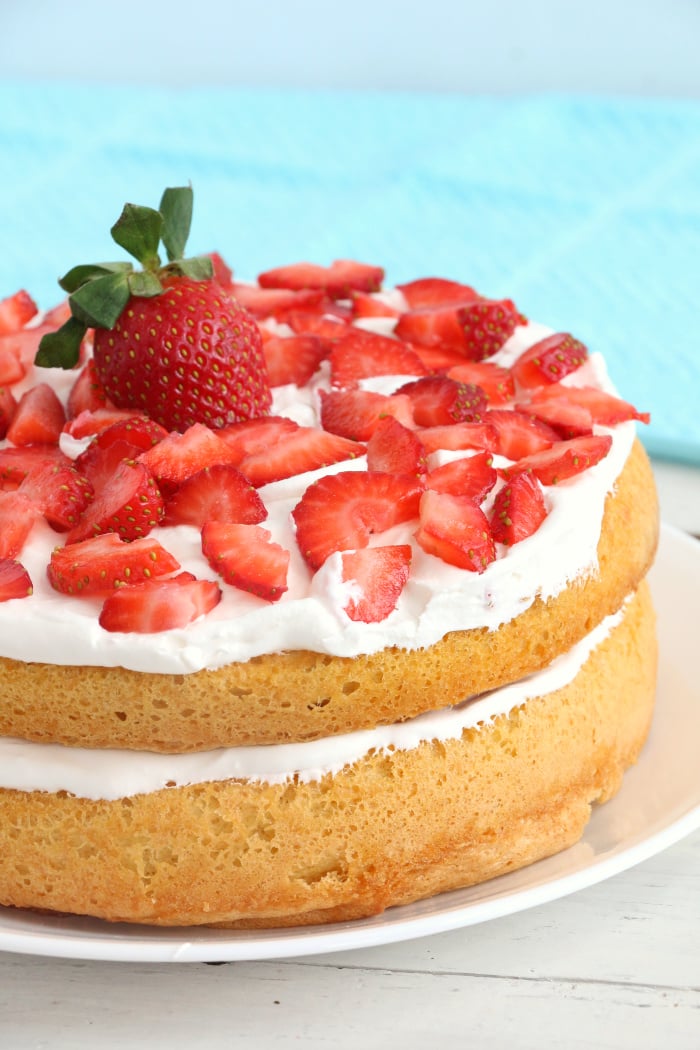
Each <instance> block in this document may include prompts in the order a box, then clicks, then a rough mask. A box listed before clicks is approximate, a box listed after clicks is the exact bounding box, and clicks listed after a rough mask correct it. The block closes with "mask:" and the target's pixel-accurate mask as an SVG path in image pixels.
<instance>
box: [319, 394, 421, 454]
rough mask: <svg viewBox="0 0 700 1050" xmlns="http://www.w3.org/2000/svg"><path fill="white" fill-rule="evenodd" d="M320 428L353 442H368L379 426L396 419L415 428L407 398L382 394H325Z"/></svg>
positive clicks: (323, 395) (409, 401) (322, 399)
mask: <svg viewBox="0 0 700 1050" xmlns="http://www.w3.org/2000/svg"><path fill="white" fill-rule="evenodd" d="M320 396H321V426H322V427H323V428H324V430H329V431H330V432H331V433H332V434H338V435H339V436H340V437H345V438H349V439H350V440H351V441H369V439H370V438H371V436H372V434H373V433H374V431H375V429H376V426H377V423H378V422H379V420H380V419H383V418H384V417H385V416H393V417H394V418H395V419H398V420H399V422H400V423H403V425H404V426H405V427H413V426H414V425H415V424H414V419H413V407H412V404H411V399H410V398H409V397H408V396H407V395H405V394H391V395H387V394H379V393H375V392H374V391H372V390H331V391H325V390H322V391H321V393H320Z"/></svg>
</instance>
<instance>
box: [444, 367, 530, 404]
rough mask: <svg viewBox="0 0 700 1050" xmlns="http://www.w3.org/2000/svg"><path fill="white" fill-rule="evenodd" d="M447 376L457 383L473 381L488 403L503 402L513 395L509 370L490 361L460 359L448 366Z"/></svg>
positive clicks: (512, 384)
mask: <svg viewBox="0 0 700 1050" xmlns="http://www.w3.org/2000/svg"><path fill="white" fill-rule="evenodd" d="M447 376H448V378H450V379H454V380H455V381H456V382H458V383H474V384H475V385H476V386H479V387H481V389H482V390H483V391H484V394H485V395H486V399H487V401H488V402H489V404H490V405H498V404H503V403H504V402H506V401H510V400H512V398H513V397H514V396H515V383H514V382H513V376H512V375H511V373H510V371H509V370H508V369H507V368H502V367H501V366H500V365H496V364H494V363H493V362H492V361H462V362H461V364H458V365H453V366H452V367H451V368H449V370H448V371H447Z"/></svg>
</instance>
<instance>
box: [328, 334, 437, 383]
mask: <svg viewBox="0 0 700 1050" xmlns="http://www.w3.org/2000/svg"><path fill="white" fill-rule="evenodd" d="M329 360H330V365H331V381H332V383H333V386H336V387H352V386H355V385H356V384H357V383H358V381H359V380H360V379H367V378H369V377H371V376H422V375H425V368H424V367H423V363H422V361H421V359H420V358H419V357H418V355H417V354H416V353H414V351H413V350H411V348H410V347H408V346H406V345H405V343H402V342H400V341H399V340H398V339H391V338H389V337H388V336H385V335H377V334H376V333H375V332H365V331H363V330H362V329H361V328H352V329H349V330H348V331H347V332H346V334H345V335H343V337H342V338H341V339H340V340H339V341H338V342H337V343H336V345H335V346H334V347H333V349H332V351H331V353H330V357H329Z"/></svg>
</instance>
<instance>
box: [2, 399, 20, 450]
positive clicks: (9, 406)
mask: <svg viewBox="0 0 700 1050" xmlns="http://www.w3.org/2000/svg"><path fill="white" fill-rule="evenodd" d="M16 411H17V401H16V400H15V397H14V394H13V393H12V391H11V390H9V389H8V387H6V386H3V387H0V440H2V438H4V437H5V435H6V434H7V430H8V427H9V426H10V423H11V422H12V420H13V419H14V415H15V412H16Z"/></svg>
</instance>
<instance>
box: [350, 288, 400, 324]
mask: <svg viewBox="0 0 700 1050" xmlns="http://www.w3.org/2000/svg"><path fill="white" fill-rule="evenodd" d="M399 312H400V311H399V310H397V309H396V307H394V306H390V305H389V303H388V302H386V300H385V299H383V298H382V297H381V296H380V295H372V294H371V293H369V292H353V293H352V316H353V317H354V318H360V317H398V316H399Z"/></svg>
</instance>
